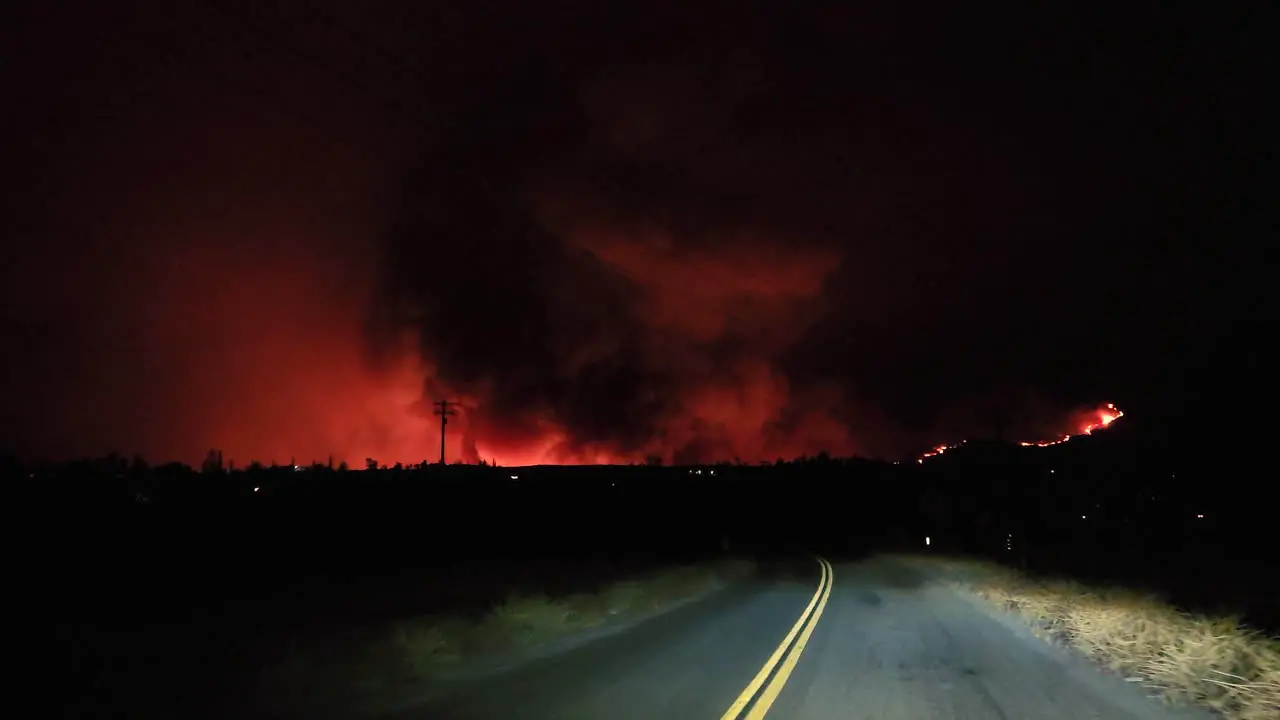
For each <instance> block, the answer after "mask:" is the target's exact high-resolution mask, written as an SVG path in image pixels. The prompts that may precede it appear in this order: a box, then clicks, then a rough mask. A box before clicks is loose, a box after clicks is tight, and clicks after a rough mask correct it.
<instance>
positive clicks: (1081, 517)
mask: <svg viewBox="0 0 1280 720" xmlns="http://www.w3.org/2000/svg"><path fill="white" fill-rule="evenodd" d="M1080 519H1081V520H1088V519H1089V516H1088V515H1081V516H1080Z"/></svg>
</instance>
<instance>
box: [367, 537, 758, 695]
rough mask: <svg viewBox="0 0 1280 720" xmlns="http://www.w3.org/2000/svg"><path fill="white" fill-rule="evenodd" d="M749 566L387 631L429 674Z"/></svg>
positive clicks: (701, 588)
mask: <svg viewBox="0 0 1280 720" xmlns="http://www.w3.org/2000/svg"><path fill="white" fill-rule="evenodd" d="M750 570H751V564H750V563H749V562H746V561H725V562H721V563H715V564H709V565H692V566H685V567H678V568H672V569H668V570H663V571H659V572H655V573H652V574H650V575H646V576H643V577H639V578H634V579H629V580H624V581H621V582H616V583H613V584H611V585H608V586H606V587H605V588H603V589H602V590H600V591H599V592H596V593H578V594H574V595H568V596H564V597H550V596H547V595H543V594H533V595H516V596H512V597H508V598H506V599H504V600H503V601H502V602H500V603H498V604H496V605H494V606H493V607H492V608H490V610H489V611H488V612H487V613H486V614H485V615H483V616H482V617H480V618H479V619H478V620H472V621H460V620H458V619H456V618H438V617H431V616H423V617H418V618H411V619H408V620H402V621H399V622H397V623H394V624H393V626H392V628H391V630H390V634H391V637H392V639H393V642H394V644H395V646H396V650H397V651H398V653H399V654H401V655H402V656H403V658H404V662H405V663H406V664H407V665H408V666H410V667H411V668H414V669H415V670H417V671H420V672H424V673H427V674H429V673H430V672H431V671H432V670H433V669H438V668H441V667H445V666H448V665H452V664H456V663H458V662H459V661H461V660H465V659H469V658H473V657H476V656H479V655H486V654H490V653H494V652H500V651H503V650H511V649H517V648H522V647H528V646H531V645H536V644H538V643H540V642H545V641H547V640H551V639H553V638H556V637H559V636H562V635H565V634H568V633H573V632H577V631H581V630H586V629H589V628H592V627H596V626H598V625H600V624H602V623H604V622H605V621H607V620H608V619H609V618H611V617H613V616H616V615H630V614H635V613H644V612H651V611H654V610H658V609H660V608H662V607H663V606H664V605H668V604H670V603H672V602H676V601H679V600H682V599H686V598H691V597H695V596H698V595H701V594H703V593H705V592H708V591H710V590H712V589H714V588H715V587H717V586H719V585H720V584H722V583H724V582H727V581H729V580H733V579H736V578H740V577H742V576H744V575H745V574H747V573H749V572H750Z"/></svg>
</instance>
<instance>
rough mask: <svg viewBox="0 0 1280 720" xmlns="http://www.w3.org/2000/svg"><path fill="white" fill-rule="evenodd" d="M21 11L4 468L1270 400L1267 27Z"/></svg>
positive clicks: (964, 19)
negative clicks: (445, 438) (447, 418)
mask: <svg viewBox="0 0 1280 720" xmlns="http://www.w3.org/2000/svg"><path fill="white" fill-rule="evenodd" d="M30 5H31V6H33V7H32V8H28V9H26V10H23V11H20V12H19V14H18V15H11V16H10V17H9V18H8V19H7V20H6V21H5V22H4V23H3V30H0V47H3V48H4V51H3V53H4V63H3V67H2V69H0V77H2V78H3V80H4V87H5V88H6V92H5V97H6V100H5V102H4V105H5V109H4V110H3V113H2V115H3V118H2V119H0V129H2V137H3V142H4V147H3V150H2V156H3V158H4V160H3V170H2V172H3V177H4V180H5V186H6V187H7V188H8V190H7V191H6V192H5V193H4V196H5V197H4V200H3V204H4V207H3V211H4V214H3V218H4V220H5V222H4V225H3V229H4V235H5V236H6V241H5V243H4V247H3V250H0V253H3V254H2V255H0V257H2V258H3V265H2V268H0V271H2V273H3V292H4V299H3V310H2V313H3V314H2V315H0V332H2V333H3V347H4V352H3V354H2V357H3V360H0V368H2V373H0V382H2V383H3V384H2V385H0V397H3V402H2V403H0V449H4V450H8V451H10V452H13V453H16V454H18V455H20V456H22V457H26V458H31V459H62V458H71V457H77V456H82V455H99V454H103V453H106V452H109V451H117V452H120V453H123V454H126V455H132V454H134V453H140V454H142V455H144V456H146V457H147V458H148V459H149V460H152V461H153V462H158V461H164V460H172V459H177V460H182V461H185V462H198V461H199V459H200V458H201V457H202V456H203V455H204V453H205V452H206V451H207V450H208V449H209V448H220V449H222V450H223V451H224V452H225V454H226V456H227V457H228V459H231V460H235V461H237V462H239V463H241V464H244V463H247V462H248V461H250V460H252V459H258V460H261V461H264V462H270V461H272V460H275V461H278V462H282V463H283V462H287V461H288V460H289V458H291V457H293V458H297V460H298V461H299V462H304V461H305V462H310V461H311V460H324V459H326V458H327V457H329V456H333V457H334V458H335V459H346V460H349V461H350V462H351V463H352V464H353V465H358V464H363V461H364V458H366V457H374V458H377V459H379V460H380V461H382V462H387V463H392V462H396V461H402V462H416V461H420V460H422V459H424V458H434V457H435V456H436V454H437V453H438V449H437V447H438V446H437V443H438V431H439V424H438V420H437V419H436V418H433V417H432V416H431V414H430V403H431V402H432V401H433V400H438V399H443V398H448V399H452V400H458V401H461V402H462V403H463V404H464V407H465V410H464V412H463V413H462V416H461V417H459V419H458V421H457V423H456V424H454V425H451V426H450V429H451V431H452V433H451V435H450V437H449V455H450V457H451V458H452V459H465V460H468V461H473V462H474V461H476V460H478V459H479V458H492V459H496V460H497V461H498V462H500V463H502V464H513V465H514V464H524V463H534V462H615V461H616V462H629V461H642V460H644V459H645V458H648V457H650V456H657V457H661V458H662V459H663V460H664V461H665V462H696V461H711V460H722V459H732V458H735V457H737V458H740V459H742V460H744V461H751V462H754V461H758V460H762V459H769V460H772V459H774V458H776V457H780V456H782V457H788V458H790V457H794V456H796V455H800V454H815V453H818V452H820V451H824V450H825V451H828V452H830V453H832V454H840V455H846V454H852V453H857V454H861V455H866V456H878V457H901V456H910V455H912V454H914V453H916V452H918V451H919V450H920V449H921V448H925V447H928V446H930V445H933V444H936V443H938V442H946V441H952V440H957V439H960V438H969V437H994V436H1004V437H1006V438H1007V439H1011V440H1020V439H1038V438H1041V437H1047V436H1052V435H1055V434H1057V433H1061V432H1069V431H1070V430H1071V423H1073V422H1075V420H1074V419H1073V418H1076V417H1078V413H1079V412H1080V411H1081V410H1083V409H1088V408H1093V407H1097V406H1098V405H1099V403H1105V402H1114V403H1116V405H1118V406H1119V407H1121V408H1123V409H1124V410H1125V412H1126V417H1125V419H1124V422H1132V423H1140V424H1142V425H1144V426H1146V427H1149V428H1157V427H1158V428H1163V430H1162V431H1161V432H1166V434H1170V433H1172V435H1169V436H1171V437H1172V436H1177V437H1185V433H1186V432H1188V430H1187V428H1188V427H1199V426H1201V425H1203V424H1205V422H1206V421H1207V420H1206V418H1205V417H1204V416H1205V415H1206V413H1209V412H1211V411H1213V410H1214V409H1215V408H1216V409H1222V408H1224V407H1231V408H1233V410H1232V413H1242V414H1246V415H1247V414H1249V413H1252V412H1255V411H1258V410H1259V408H1258V407H1257V405H1260V404H1262V400H1261V399H1260V398H1261V397H1262V389H1261V388H1260V386H1258V385H1257V383H1258V382H1259V381H1260V380H1259V379H1260V378H1262V377H1264V376H1265V375H1267V374H1268V373H1269V367H1270V366H1269V365H1268V364H1267V361H1264V360H1263V359H1260V358H1262V357H1263V356H1262V355H1260V354H1259V353H1261V352H1263V351H1262V350H1259V349H1258V347H1257V346H1260V345H1266V344H1267V343H1269V342H1270V340H1269V337H1268V335H1269V334H1271V333H1273V332H1274V329H1273V327H1272V326H1273V321H1272V320H1271V318H1272V317H1273V316H1272V315H1271V313H1270V311H1269V310H1267V309H1266V306H1265V303H1270V302H1273V301H1272V300H1271V299H1270V298H1269V293H1268V291H1267V285H1268V280H1269V276H1270V275H1271V272H1270V270H1269V269H1268V268H1269V265H1268V262H1267V261H1266V259H1265V258H1266V254H1267V248H1268V247H1270V246H1272V245H1274V241H1275V238H1276V230H1277V227H1276V222H1275V210H1274V206H1275V202H1276V197H1277V194H1276V187H1277V185H1276V184H1275V183H1274V178H1273V177H1272V176H1273V175H1274V170H1273V166H1274V165H1275V163H1276V160H1277V152H1278V151H1280V143H1277V140H1276V135H1275V130H1274V129H1275V128H1276V127H1280V122H1278V120H1280V118H1277V113H1276V112H1275V103H1274V100H1273V99H1272V96H1273V95H1274V94H1275V91H1274V87H1273V86H1272V83H1273V81H1274V80H1275V79H1276V73H1275V72H1274V71H1275V64H1276V63H1275V54H1274V51H1272V50H1271V49H1270V48H1269V47H1268V44H1269V42H1270V39H1271V37H1272V36H1271V32H1270V30H1269V29H1268V27H1269V22H1267V21H1268V20H1270V18H1263V17H1262V15H1261V13H1262V12H1263V10H1265V9H1266V8H1267V4H1265V3H1259V4H1257V5H1256V6H1248V5H1244V4H1229V3H1187V4H1185V7H1184V5H1183V4H1179V3H1139V4H1136V5H1135V4H1124V5H1126V6H1128V5H1133V6H1134V8H1135V9H1134V10H1133V11H1132V15H1128V16H1126V15H1122V14H1118V13H1117V12H1116V11H1115V8H1114V7H1112V8H1110V11H1109V12H1108V13H1106V14H1100V15H1096V16H1088V15H1083V14H1080V13H1081V12H1082V7H1083V6H1081V5H1080V4H1079V3H1071V4H1065V3H1064V4H1062V9H1061V10H1058V11H1036V10H1030V9H1028V8H1027V7H1025V4H1021V3H1019V4H1010V6H1009V7H1002V8H995V7H994V6H990V7H991V8H992V9H990V10H986V11H975V10H974V9H973V8H972V7H971V5H970V4H960V5H956V4H947V5H949V6H950V7H945V6H943V5H942V4H939V6H936V7H935V6H932V5H919V6H911V7H908V6H905V5H902V4H898V3H893V4H892V5H893V6H894V7H895V8H898V12H896V13H888V12H873V13H868V12H865V11H864V10H862V9H859V10H855V9H854V8H855V6H857V5H859V4H857V3H830V4H827V5H826V6H823V5H820V4H816V3H786V2H768V3H765V2H760V3H754V2H743V1H741V0H738V1H735V2H726V3H670V4H667V3H655V2H607V3H603V2H536V3H533V2H530V3H503V4H500V3H490V2H469V3H407V2H406V3H336V2H335V3H328V5H329V6H326V4H325V3H308V4H303V3H280V2H270V1H267V2H262V1H255V2H230V1H228V2H211V3H157V4H155V5H154V6H153V7H145V6H143V5H139V4H132V3H114V2H112V3H100V2H94V3H88V2H84V3H70V2H69V3H30ZM304 5H305V6H306V7H305V8H304V7H303V6H304ZM695 5H696V6H697V8H698V9H697V10H694V9H692V8H693V6H695ZM1228 5H1229V6H1230V8H1229V9H1224V7H1225V6H1228ZM37 6H38V7H37ZM1139 6H1140V7H1139ZM1191 8H1194V9H1191ZM1122 12H1129V11H1128V10H1125V11H1122ZM1276 86H1280V85H1276ZM1273 257H1274V256H1273ZM1271 265H1274V259H1272V261H1271ZM1269 327H1272V329H1271V330H1268V329H1267V328H1269ZM1234 408H1241V410H1236V409H1234ZM1272 414H1274V413H1273V412H1272ZM1240 422H1242V423H1256V422H1257V421H1256V420H1252V419H1250V420H1241V421H1240ZM1179 432H1181V433H1183V435H1177V433H1179Z"/></svg>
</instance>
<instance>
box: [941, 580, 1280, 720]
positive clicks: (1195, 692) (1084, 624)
mask: <svg viewBox="0 0 1280 720" xmlns="http://www.w3.org/2000/svg"><path fill="white" fill-rule="evenodd" d="M936 562H937V563H939V564H940V566H941V567H942V568H943V569H944V571H945V573H946V576H947V577H948V578H950V579H951V580H952V581H954V582H956V583H958V584H960V585H962V586H963V587H965V588H966V589H968V590H970V591H972V592H973V593H974V594H976V595H977V596H978V597H980V598H983V599H984V600H986V601H988V602H990V603H992V604H993V605H995V606H996V607H999V608H1001V609H1004V610H1009V611H1012V612H1015V613H1017V614H1018V615H1020V616H1021V617H1022V618H1023V619H1024V620H1026V621H1027V622H1028V623H1029V624H1030V625H1031V626H1032V628H1033V630H1034V631H1035V632H1036V634H1037V635H1039V636H1041V637H1043V638H1045V639H1047V640H1052V641H1057V642H1062V643H1065V644H1067V645H1070V646H1071V647H1073V648H1075V649H1076V650H1078V651H1080V652H1082V653H1083V654H1085V655H1086V656H1088V657H1089V658H1091V659H1093V660H1095V661H1097V662H1098V663H1100V664H1102V665H1103V666H1105V667H1107V668H1109V669H1111V670H1113V671H1115V672H1118V673H1122V674H1124V675H1126V676H1128V677H1138V678H1142V679H1143V680H1144V681H1145V682H1146V683H1147V684H1148V685H1149V686H1151V687H1153V688H1156V689H1158V690H1159V691H1160V692H1161V693H1162V694H1163V695H1164V697H1166V698H1167V699H1169V700H1170V701H1177V702H1188V703H1197V704H1200V705H1204V706H1207V707H1209V708H1212V709H1213V710H1216V711H1218V712H1219V713H1221V714H1222V715H1223V716H1224V717H1226V718H1229V719H1231V720H1263V719H1264V718H1267V719H1274V718H1278V717H1280V640H1277V639H1276V638H1270V637H1267V636H1265V635H1263V634H1260V633H1258V632H1255V631H1253V630H1250V629H1248V628H1246V627H1243V626H1242V625H1240V623H1239V622H1238V621H1237V619H1235V618H1213V617H1205V616H1201V615H1194V614H1190V613H1185V612H1181V611H1179V610H1177V609H1175V608H1173V607H1171V606H1169V605H1168V604H1165V603H1164V602H1162V601H1161V600H1160V599H1159V598H1156V597H1153V596H1150V595H1144V594H1141V593H1136V592H1133V591H1129V590H1123V589H1113V588H1092V587H1085V586H1083V585H1080V584H1078V583H1073V582H1069V581H1058V580H1036V579H1032V578H1030V577H1028V576H1026V575H1022V574H1020V573H1017V572H1014V571H1012V570H1010V569H1008V568H1004V567H1001V566H997V565H993V564H988V563H982V562H977V561H973V560H938V561H936Z"/></svg>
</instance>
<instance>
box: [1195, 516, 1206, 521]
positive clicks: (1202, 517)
mask: <svg viewBox="0 0 1280 720" xmlns="http://www.w3.org/2000/svg"><path fill="white" fill-rule="evenodd" d="M1196 517H1198V518H1200V519H1201V520H1203V519H1204V515H1196Z"/></svg>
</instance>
